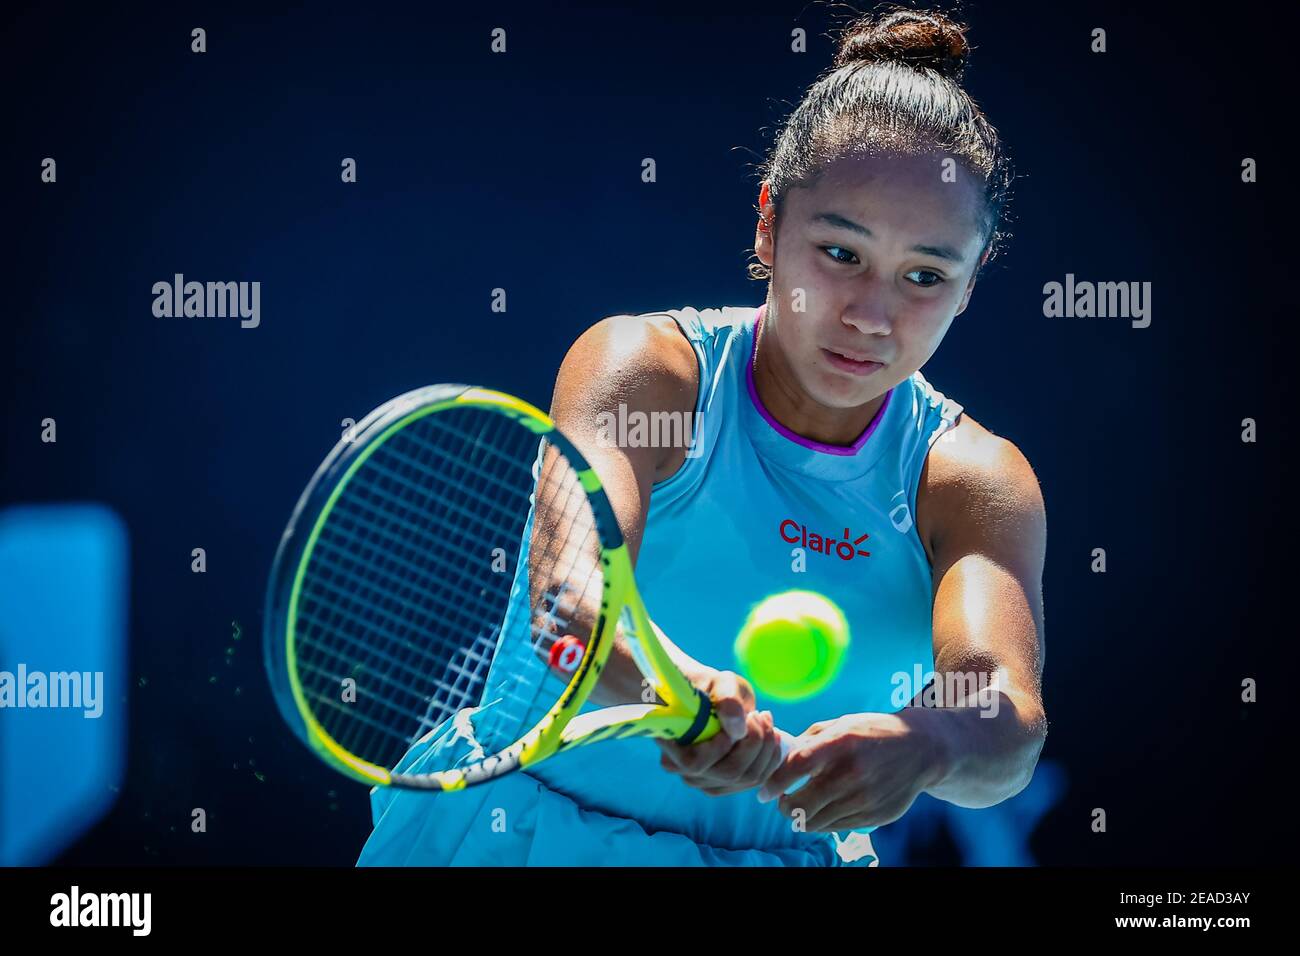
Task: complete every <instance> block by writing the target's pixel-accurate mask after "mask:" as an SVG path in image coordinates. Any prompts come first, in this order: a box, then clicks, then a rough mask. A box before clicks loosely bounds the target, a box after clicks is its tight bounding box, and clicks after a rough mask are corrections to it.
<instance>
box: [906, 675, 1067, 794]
mask: <svg viewBox="0 0 1300 956" xmlns="http://www.w3.org/2000/svg"><path fill="white" fill-rule="evenodd" d="M997 694H998V699H997V707H996V709H994V708H992V707H973V706H966V707H937V708H929V707H927V708H911V709H909V710H908V711H905V713H906V714H907V715H908V718H909V719H915V720H917V721H918V725H919V727H920V728H921V729H922V730H923V732H924V733H925V734H926V736H927V737H928V739H929V740H930V741H931V743H932V745H933V746H934V747H935V754H936V758H935V759H936V761H937V763H938V767H939V780H938V782H937V783H935V784H932V785H931V786H929V787H927V788H926V792H927V793H929V794H930V795H931V796H933V797H936V798H937V799H939V800H945V801H947V802H948V803H953V804H956V805H957V806H960V807H972V808H979V807H990V806H993V805H994V804H996V803H1001V802H1002V801H1003V800H1006V799H1007V798H1009V797H1013V796H1015V795H1016V794H1017V793H1019V792H1020V791H1021V790H1023V789H1024V788H1025V787H1026V786H1027V785H1028V783H1029V780H1030V778H1031V777H1033V774H1034V767H1035V765H1036V764H1037V763H1038V755H1039V753H1040V752H1041V751H1042V749H1043V741H1044V740H1045V739H1046V737H1047V721H1046V718H1045V717H1044V715H1043V713H1042V710H1041V709H1040V708H1039V707H1038V706H1037V705H1036V704H1033V703H1031V702H1029V701H1025V700H1020V701H1017V700H1015V699H1014V697H1013V695H1011V694H1008V693H1007V692H1005V691H998V692H997Z"/></svg>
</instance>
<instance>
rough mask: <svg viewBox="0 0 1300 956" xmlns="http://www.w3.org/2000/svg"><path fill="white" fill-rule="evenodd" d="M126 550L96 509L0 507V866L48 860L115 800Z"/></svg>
mask: <svg viewBox="0 0 1300 956" xmlns="http://www.w3.org/2000/svg"><path fill="white" fill-rule="evenodd" d="M127 559H128V550H127V534H126V528H125V526H124V525H123V523H122V521H121V520H120V519H119V518H118V517H117V515H116V514H114V513H113V512H112V511H110V510H109V509H107V508H104V507H102V506H99V505H93V504H77V505H32V506H19V507H13V508H8V509H6V510H4V511H0V865H4V866H34V865H40V864H42V863H46V862H48V861H49V860H51V859H52V858H53V857H55V856H56V855H57V854H58V853H59V852H60V851H61V850H63V849H64V848H65V847H67V846H68V845H69V844H71V843H72V842H73V841H74V840H76V839H77V838H78V837H79V836H81V834H82V833H84V832H85V831H86V830H87V829H88V828H89V827H90V826H91V825H92V824H94V823H95V821H97V820H98V819H99V818H100V817H101V816H102V815H103V814H104V813H106V812H107V811H108V809H109V808H110V807H111V806H112V805H113V803H114V801H115V800H116V798H117V797H116V793H117V790H118V786H119V784H120V782H121V779H122V771H123V766H124V762H125V737H126V727H127V724H126V665H127V656H126V634H127V578H128V570H127ZM50 675H55V676H54V677H53V679H51V677H50ZM74 675H75V676H74ZM20 679H21V682H20ZM42 685H44V686H42ZM20 697H21V702H22V703H23V704H24V706H18V703H19V698H20ZM54 704H58V705H59V706H53V705H54ZM32 705H40V706H32ZM96 712H98V713H96Z"/></svg>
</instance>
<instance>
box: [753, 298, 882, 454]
mask: <svg viewBox="0 0 1300 956" xmlns="http://www.w3.org/2000/svg"><path fill="white" fill-rule="evenodd" d="M766 312H767V303H766V302H764V303H763V304H762V305H760V306H759V307H758V318H756V319H755V320H754V340H753V342H752V343H750V348H749V362H748V363H747V364H746V365H745V385H746V387H748V389H749V400H750V401H751V402H753V403H754V408H755V409H756V410H757V411H758V413H759V414H760V415H762V416H763V420H764V421H765V422H767V423H768V424H769V425H771V426H772V427H773V428H774V429H775V430H776V432H777V434H779V435H782V436H784V437H786V438H788V439H790V441H792V442H794V443H795V444H796V445H802V446H803V447H804V448H811V449H812V450H813V451H820V452H822V453H824V454H827V455H856V454H857V453H858V452H859V451H861V450H862V446H863V445H865V444H866V443H867V439H868V438H870V437H871V434H872V432H874V431H875V430H876V426H877V425H879V424H880V422H881V420H882V419H883V418H884V417H885V409H887V408H888V407H889V400H890V399H891V398H893V397H894V390H893V389H892V388H891V389H890V390H889V391H888V392H886V393H885V400H884V401H883V402H881V403H880V408H879V409H877V410H876V417H875V418H873V419H871V424H870V425H868V426H867V428H866V430H865V431H864V432H863V433H862V434H861V435H859V436H858V440H857V441H855V442H854V443H853V444H852V445H827V444H825V443H823V442H819V441H813V440H812V439H810V438H804V437H803V436H802V435H796V434H795V433H794V432H792V431H790V429H788V428H786V427H785V426H784V425H782V424H781V423H780V422H778V421H777V420H776V419H775V418H773V417H772V413H771V412H769V411H768V410H767V407H766V406H765V405H764V404H763V400H762V399H760V398H759V397H758V389H756V388H754V358H755V356H757V355H758V331H759V329H761V328H762V327H763V315H764V313H766Z"/></svg>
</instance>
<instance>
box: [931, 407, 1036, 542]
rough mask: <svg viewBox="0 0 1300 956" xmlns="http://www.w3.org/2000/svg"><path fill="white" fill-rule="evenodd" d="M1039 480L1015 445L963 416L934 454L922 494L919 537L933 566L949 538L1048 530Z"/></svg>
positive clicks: (932, 453) (938, 445) (933, 447)
mask: <svg viewBox="0 0 1300 956" xmlns="http://www.w3.org/2000/svg"><path fill="white" fill-rule="evenodd" d="M1045 520H1046V519H1045V509H1044V505H1043V496H1042V491H1041V489H1040V488H1039V485H1038V478H1037V477H1036V476H1035V475H1034V470H1033V468H1032V467H1031V466H1030V464H1029V461H1028V459H1027V458H1026V457H1025V456H1024V454H1023V453H1022V452H1021V451H1020V449H1019V448H1018V447H1016V445H1015V443H1014V442H1012V441H1010V440H1008V439H1006V438H1003V437H1002V436H1000V435H995V434H994V433H993V432H991V431H989V430H988V429H987V428H985V427H984V426H983V425H981V424H980V423H979V422H977V421H975V420H974V419H973V418H971V417H970V415H968V414H966V413H964V412H963V413H962V414H961V416H960V417H959V418H958V419H957V422H956V423H955V425H954V426H953V427H952V428H951V429H949V430H948V431H947V432H946V433H945V434H944V435H942V436H941V437H940V439H939V440H938V441H936V442H935V443H934V445H933V446H932V447H931V449H930V453H929V454H928V455H927V456H926V461H925V467H924V468H923V469H922V471H921V484H920V487H919V488H918V489H917V532H918V533H919V534H920V536H921V541H922V543H923V544H924V545H925V549H926V553H927V554H928V555H929V557H930V560H931V562H933V561H934V554H935V548H936V546H937V545H938V544H939V543H940V542H941V541H942V540H943V539H944V537H945V536H948V535H953V534H956V533H960V534H961V535H962V537H966V536H967V535H968V534H969V535H972V536H976V535H978V534H979V533H980V532H981V531H982V530H983V531H988V530H992V529H994V528H997V527H1000V526H1005V525H1006V523H1007V522H1016V523H1017V524H1020V525H1023V526H1024V528H1025V531H1026V533H1027V534H1030V535H1032V534H1035V532H1036V529H1037V528H1038V527H1045Z"/></svg>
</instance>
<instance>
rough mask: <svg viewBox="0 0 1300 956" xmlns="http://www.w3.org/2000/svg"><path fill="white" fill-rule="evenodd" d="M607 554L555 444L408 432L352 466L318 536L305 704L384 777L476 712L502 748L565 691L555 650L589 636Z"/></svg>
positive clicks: (507, 428)
mask: <svg viewBox="0 0 1300 956" xmlns="http://www.w3.org/2000/svg"><path fill="white" fill-rule="evenodd" d="M539 465H541V466H542V467H540V468H539V467H538V466H539ZM534 499H536V501H537V502H538V505H537V508H536V509H533V507H532V504H533V501H534ZM530 529H531V530H530ZM598 554H599V540H598V537H597V535H596V531H595V522H594V517H593V516H592V514H591V511H590V506H589V504H588V502H587V499H586V494H585V492H584V491H583V489H582V487H581V483H580V481H579V480H578V478H577V475H576V473H575V472H574V470H573V468H572V466H571V465H569V463H568V462H567V460H565V459H564V458H563V456H562V455H560V454H559V453H558V451H557V450H556V449H554V448H553V447H552V446H550V444H549V443H547V442H544V441H539V438H538V436H537V435H535V434H533V433H531V432H530V431H528V430H527V429H526V428H524V427H522V426H520V425H519V424H517V423H516V422H514V421H512V420H510V419H508V418H506V417H505V416H504V415H501V414H498V413H495V412H488V411H483V410H478V409H458V410H453V411H442V412H436V413H433V414H429V415H426V416H425V417H423V418H420V419H417V420H414V421H413V422H411V423H408V424H407V425H406V426H405V427H403V428H401V429H399V430H398V431H397V432H395V433H394V434H392V435H391V436H390V437H388V438H387V440H386V441H384V442H383V443H382V444H381V445H380V446H379V447H378V448H376V449H375V450H374V451H373V452H372V453H371V454H370V455H369V457H368V458H366V460H365V461H364V463H363V464H361V465H360V466H359V467H358V468H356V470H355V471H354V472H353V474H352V475H351V477H350V479H349V481H348V482H347V483H346V484H345V485H344V486H343V488H342V490H341V491H340V492H339V493H338V496H337V500H336V501H335V502H334V506H333V508H332V509H330V511H329V512H328V518H327V520H326V521H325V522H323V524H322V526H321V527H320V529H319V533H318V535H317V536H316V540H315V543H314V546H313V550H312V552H311V556H310V559H309V561H308V563H307V566H306V568H305V571H304V574H303V580H302V583H301V589H300V598H299V602H298V607H297V614H296V618H295V625H294V627H295V657H296V664H297V668H298V672H299V680H300V685H301V688H302V691H303V694H304V697H305V698H306V699H307V700H308V701H309V703H310V706H311V709H312V711H313V712H314V713H315V714H316V716H317V719H318V720H319V721H320V722H321V724H322V726H323V727H324V728H325V729H326V731H327V732H328V733H329V734H330V736H331V737H333V738H334V739H335V740H336V741H338V742H339V743H340V744H341V745H342V746H344V747H345V748H346V749H348V750H349V751H350V752H352V753H354V754H357V755H358V756H361V757H363V758H365V759H367V760H370V761H372V762H374V763H377V764H380V765H383V766H386V767H392V766H394V765H395V764H396V762H397V760H398V759H399V758H400V757H401V756H402V755H403V753H405V751H406V750H407V749H408V748H409V746H410V744H411V743H412V742H413V741H415V740H417V739H419V738H420V737H422V736H424V735H425V733H426V732H427V731H429V730H430V729H433V728H436V727H438V726H440V725H442V724H443V723H445V722H446V721H447V720H448V718H449V717H451V716H452V715H454V714H456V713H458V712H460V711H463V710H465V709H466V708H483V709H484V710H485V711H487V712H488V714H489V716H490V720H488V721H486V722H485V728H484V733H483V734H482V735H481V737H486V738H491V739H490V740H487V741H486V744H487V745H489V746H491V745H493V743H494V742H495V744H496V745H497V746H499V747H504V746H507V745H508V744H509V743H511V742H513V741H514V740H515V739H517V738H518V737H519V736H520V735H522V734H523V733H524V732H525V731H526V730H528V729H529V727H531V726H532V725H533V724H535V723H536V722H537V720H538V719H540V718H541V717H542V716H543V715H544V714H545V713H546V711H547V710H549V709H550V707H551V705H552V704H553V703H554V701H555V700H556V699H557V697H558V694H559V693H561V692H562V691H563V689H564V686H565V684H566V683H567V676H563V675H557V674H556V673H555V672H554V671H553V670H552V669H551V667H550V661H549V659H550V652H551V648H552V646H553V645H554V643H555V641H557V640H559V639H560V638H561V637H563V636H564V635H566V634H569V633H574V634H576V635H578V636H579V638H580V639H581V640H583V641H585V640H587V639H588V635H589V633H590V627H591V620H592V619H594V618H593V617H592V614H591V607H592V603H593V602H592V593H593V590H592V589H593V586H594V594H595V601H594V606H595V607H596V608H597V609H598V607H599V598H600V593H601V575H600V567H599V560H598ZM349 678H351V679H352V680H353V681H354V682H355V684H354V685H353V686H352V688H351V692H350V693H349V688H348V685H347V683H346V682H347V681H348V679H349ZM475 729H476V730H477V729H478V727H477V725H476V728H475ZM506 738H509V739H506ZM480 742H484V741H483V740H481V741H480Z"/></svg>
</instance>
